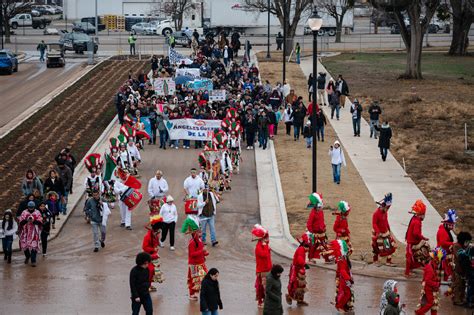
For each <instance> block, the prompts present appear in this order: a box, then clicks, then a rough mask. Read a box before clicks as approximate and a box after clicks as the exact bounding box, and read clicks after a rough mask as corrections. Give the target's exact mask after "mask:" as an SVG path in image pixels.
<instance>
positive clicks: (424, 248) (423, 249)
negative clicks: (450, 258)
mask: <svg viewBox="0 0 474 315" xmlns="http://www.w3.org/2000/svg"><path fill="white" fill-rule="evenodd" d="M412 251H413V259H414V260H415V261H416V262H418V263H420V264H421V265H423V266H424V265H426V264H427V263H428V262H429V261H430V251H431V248H430V243H428V242H427V241H421V242H420V243H418V244H416V245H413V246H412Z"/></svg>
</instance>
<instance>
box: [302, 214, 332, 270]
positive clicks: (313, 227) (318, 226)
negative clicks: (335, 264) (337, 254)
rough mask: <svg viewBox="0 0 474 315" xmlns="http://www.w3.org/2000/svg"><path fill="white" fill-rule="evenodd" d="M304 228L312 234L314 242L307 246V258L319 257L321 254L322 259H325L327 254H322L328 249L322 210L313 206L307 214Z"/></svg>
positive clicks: (327, 257) (327, 256)
mask: <svg viewBox="0 0 474 315" xmlns="http://www.w3.org/2000/svg"><path fill="white" fill-rule="evenodd" d="M306 228H307V229H308V231H310V232H311V233H313V234H314V244H312V245H311V247H310V248H309V253H308V258H309V259H313V258H320V257H321V254H322V256H323V257H324V259H325V260H326V261H327V260H328V259H329V255H328V254H324V253H325V252H327V251H328V247H327V236H326V224H325V222H324V212H323V211H322V210H319V209H317V208H313V209H312V210H311V212H310V214H309V217H308V221H307V222H306Z"/></svg>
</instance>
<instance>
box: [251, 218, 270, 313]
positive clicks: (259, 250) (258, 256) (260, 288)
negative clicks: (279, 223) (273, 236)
mask: <svg viewBox="0 0 474 315" xmlns="http://www.w3.org/2000/svg"><path fill="white" fill-rule="evenodd" d="M252 235H253V240H256V241H257V245H255V260H256V275H257V277H256V279H255V292H256V301H257V303H258V307H263V301H264V300H265V286H266V283H267V274H268V273H269V272H270V270H271V269H272V254H271V250H270V246H269V245H268V243H269V242H270V240H269V235H268V231H267V230H265V229H264V228H263V227H262V226H261V225H260V224H255V226H254V227H253V229H252Z"/></svg>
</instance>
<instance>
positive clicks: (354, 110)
mask: <svg viewBox="0 0 474 315" xmlns="http://www.w3.org/2000/svg"><path fill="white" fill-rule="evenodd" d="M351 114H352V129H354V137H360V120H361V116H362V105H360V103H359V101H358V100H357V99H354V103H352V105H351Z"/></svg>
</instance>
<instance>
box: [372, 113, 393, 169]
mask: <svg viewBox="0 0 474 315" xmlns="http://www.w3.org/2000/svg"><path fill="white" fill-rule="evenodd" d="M375 129H376V130H377V131H380V138H379V148H380V155H381V156H382V161H384V162H385V160H386V159H387V154H388V149H390V139H391V138H392V128H390V125H389V124H388V121H385V122H384V123H383V124H382V127H378V126H375Z"/></svg>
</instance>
